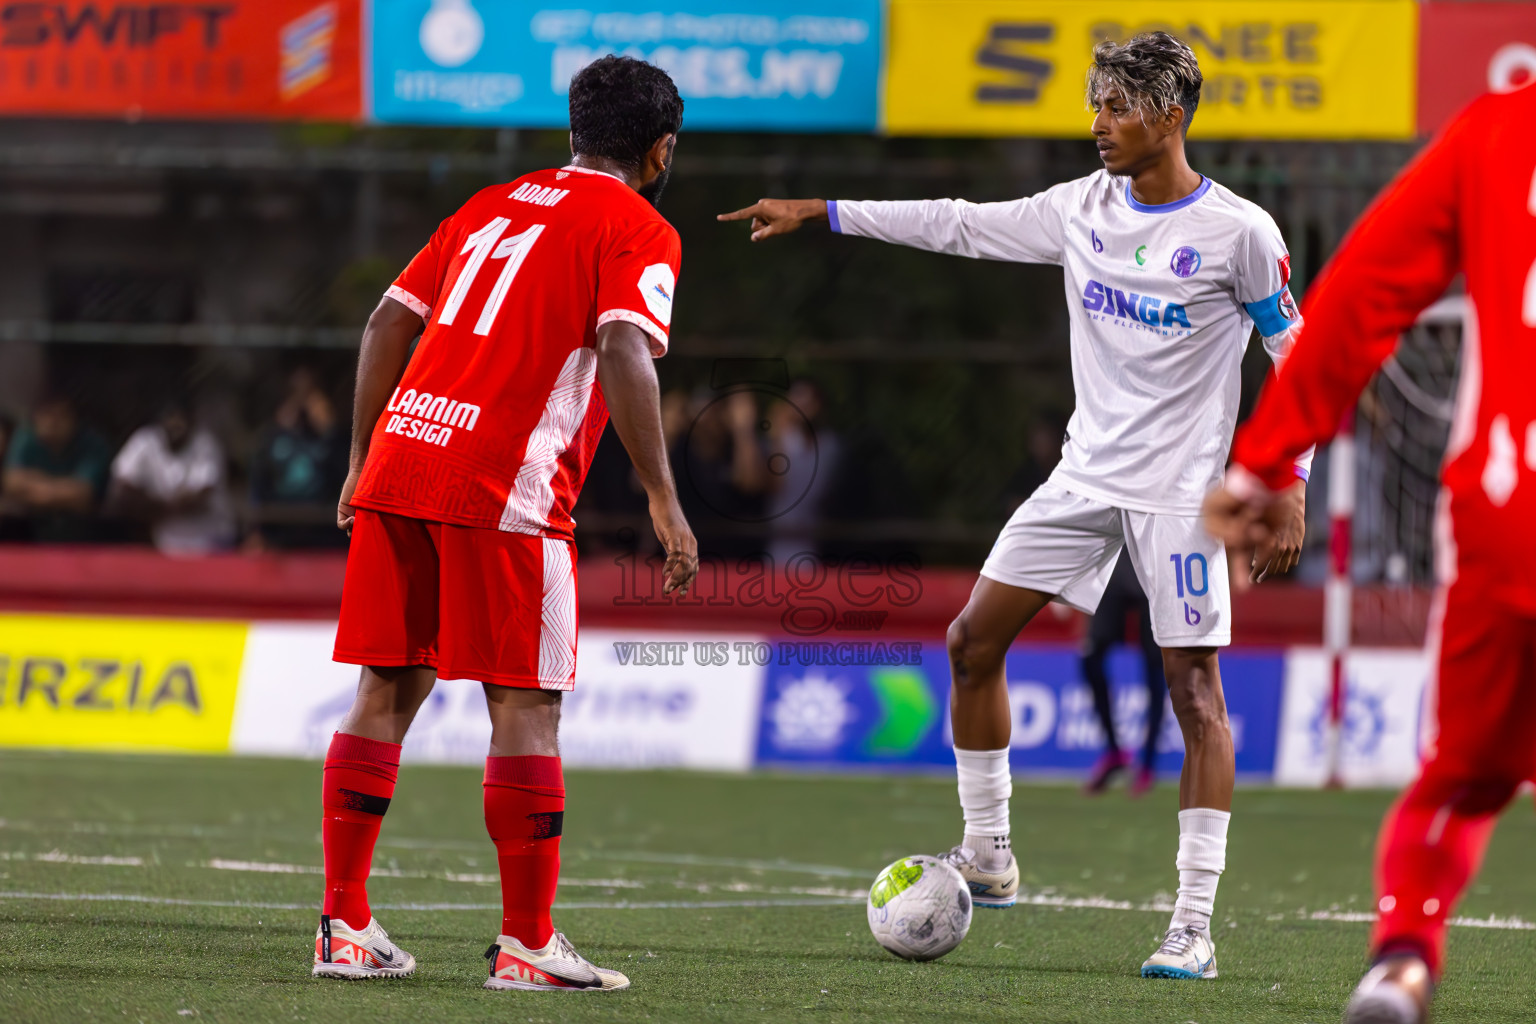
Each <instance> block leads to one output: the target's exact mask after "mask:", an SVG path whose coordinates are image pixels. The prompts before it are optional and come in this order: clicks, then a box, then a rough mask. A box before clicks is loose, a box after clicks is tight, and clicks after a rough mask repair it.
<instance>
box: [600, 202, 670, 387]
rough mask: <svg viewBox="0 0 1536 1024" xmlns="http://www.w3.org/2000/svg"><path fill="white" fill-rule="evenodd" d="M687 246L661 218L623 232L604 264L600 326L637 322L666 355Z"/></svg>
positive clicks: (656, 350) (653, 350)
mask: <svg viewBox="0 0 1536 1024" xmlns="http://www.w3.org/2000/svg"><path fill="white" fill-rule="evenodd" d="M682 249H683V247H682V242H681V240H680V239H679V238H678V236H677V232H676V231H675V230H674V229H673V227H672V225H670V224H668V223H667V222H666V221H664V220H660V219H656V220H647V221H645V222H644V223H642V224H641V225H640V226H639V227H637V228H635V229H634V230H632V231H630V232H628V233H627V234H625V235H621V236H620V237H619V239H618V240H617V241H616V242H615V243H614V244H613V245H612V246H611V247H610V248H609V250H608V252H606V253H604V254H603V255H602V257H601V262H600V263H599V265H598V270H597V326H599V327H601V326H603V324H606V323H608V322H609V321H612V320H623V321H624V322H625V323H631V324H634V325H635V326H636V327H638V328H640V329H641V330H642V331H644V332H645V333H646V334H648V335H650V338H651V355H652V356H656V357H660V356H664V355H666V353H667V339H668V333H669V331H670V330H671V327H672V296H673V294H674V293H675V292H676V290H677V272H678V268H679V266H680V265H681V261H682Z"/></svg>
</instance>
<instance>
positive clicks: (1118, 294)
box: [1083, 280, 1190, 336]
mask: <svg viewBox="0 0 1536 1024" xmlns="http://www.w3.org/2000/svg"><path fill="white" fill-rule="evenodd" d="M1083 308H1084V309H1086V310H1087V311H1088V312H1089V314H1090V315H1092V317H1093V319H1095V320H1105V321H1123V322H1125V323H1127V324H1135V325H1136V326H1137V327H1140V328H1142V329H1143V330H1150V331H1156V332H1157V333H1159V334H1164V335H1169V336H1173V335H1182V334H1187V333H1189V331H1190V323H1189V314H1188V312H1186V311H1185V309H1184V307H1183V306H1181V305H1180V304H1179V303H1177V302H1169V301H1167V300H1166V299H1161V298H1158V297H1157V296H1156V295H1141V294H1139V293H1137V292H1123V291H1121V290H1120V289H1119V288H1111V287H1110V286H1109V285H1107V284H1101V283H1100V282H1098V281H1093V280H1090V281H1089V282H1088V284H1087V286H1086V287H1084V288H1083ZM1175 328H1181V329H1179V330H1175Z"/></svg>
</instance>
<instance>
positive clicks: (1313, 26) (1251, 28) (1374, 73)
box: [885, 0, 1417, 139]
mask: <svg viewBox="0 0 1536 1024" xmlns="http://www.w3.org/2000/svg"><path fill="white" fill-rule="evenodd" d="M1415 7H1416V5H1415V4H1414V3H1413V0H1292V2H1283V3H1254V2H1246V0H1233V2H1223V0H1173V2H1166V3H1165V2H1159V3H1155V4H1153V3H1136V2H1129V0H1102V2H1101V0H1059V2H1048V0H890V10H889V18H890V46H889V52H888V54H887V58H886V93H885V129H886V130H887V131H888V132H890V133H891V134H895V135H1035V136H1039V135H1046V136H1061V137H1074V136H1079V137H1086V136H1087V134H1088V126H1089V123H1090V121H1091V119H1092V116H1093V115H1092V113H1091V112H1090V111H1089V110H1088V107H1087V104H1086V102H1085V96H1084V79H1085V74H1086V72H1087V69H1088V65H1089V63H1090V60H1091V55H1092V51H1093V47H1094V45H1095V44H1097V43H1099V42H1100V41H1102V40H1105V39H1115V40H1123V39H1126V38H1128V37H1130V36H1132V35H1135V34H1136V33H1138V32H1146V31H1150V30H1154V29H1162V30H1164V31H1167V32H1171V33H1172V34H1174V35H1175V36H1178V37H1179V38H1181V39H1183V40H1184V41H1186V42H1187V43H1189V44H1190V46H1191V48H1193V50H1194V51H1195V55H1196V56H1197V57H1198V58H1199V60H1200V69H1201V72H1202V73H1203V74H1204V76H1205V89H1204V91H1203V93H1202V97H1201V101H1200V108H1199V111H1198V113H1197V114H1196V115H1195V120H1194V125H1193V127H1192V129H1191V135H1192V136H1193V137H1196V138H1272V139H1306V138H1355V139H1400V138H1408V137H1410V136H1412V134H1413V130H1414V116H1413V114H1414V43H1415V32H1416V27H1417V22H1416V15H1415Z"/></svg>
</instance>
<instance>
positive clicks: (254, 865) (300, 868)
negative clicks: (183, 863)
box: [187, 857, 645, 889]
mask: <svg viewBox="0 0 1536 1024" xmlns="http://www.w3.org/2000/svg"><path fill="white" fill-rule="evenodd" d="M187 867H189V868H213V869H214V870H217V871H251V872H255V873H258V874H268V875H323V874H325V868H323V867H319V866H317V865H313V864H274V863H271V862H269V861H260V860H226V859H224V858H220V857H215V858H214V859H213V860H209V861H189V862H188V863H187ZM368 877H369V878H430V879H436V880H437V881H445V882H466V883H472V884H477V885H484V884H499V883H500V881H501V876H499V875H486V874H476V873H468V874H465V873H460V872H455V871H442V872H433V871H401V870H400V869H399V868H374V869H373V870H371V871H370V872H369V873H368ZM560 884H561V885H575V886H589V887H591V888H594V889H644V888H645V883H644V882H640V881H636V880H635V879H633V878H562V879H560Z"/></svg>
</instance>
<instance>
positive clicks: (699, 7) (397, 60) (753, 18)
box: [371, 0, 881, 131]
mask: <svg viewBox="0 0 1536 1024" xmlns="http://www.w3.org/2000/svg"><path fill="white" fill-rule="evenodd" d="M372 11H373V14H372V22H373V24H372V33H371V34H372V43H373V51H372V61H373V71H372V99H373V109H372V116H373V117H374V118H376V119H377V120H379V121H385V122H398V123H408V124H409V123H414V124H473V125H497V126H507V127H526V128H541V127H548V128H564V127H566V125H567V124H568V123H569V120H568V116H567V104H568V95H567V89H568V87H569V84H570V80H571V76H572V75H574V74H575V73H576V72H577V71H579V70H581V69H582V68H583V67H585V66H586V65H587V64H589V63H591V62H592V61H593V60H596V59H597V58H598V57H601V56H603V55H605V54H609V53H619V54H625V55H628V56H633V57H639V58H643V59H645V60H648V61H651V62H652V63H655V64H658V65H660V66H661V67H664V68H666V69H667V71H668V72H669V73H670V74H671V75H672V77H673V79H674V80H675V81H676V82H677V87H678V92H680V93H681V94H682V97H683V102H684V105H685V111H684V115H683V116H684V123H685V125H686V126H687V127H689V128H693V129H698V128H714V129H733V130H746V131H750V130H754V129H759V130H763V129H766V130H794V131H833V130H836V131H873V130H874V128H875V124H876V107H877V102H878V100H877V96H878V90H879V77H880V52H881V4H880V0H790V2H786V3H776V4H772V5H766V4H762V3H755V2H751V0H687V2H685V3H682V4H680V5H678V6H671V5H663V6H659V7H658V6H655V5H651V4H644V3H635V2H633V0H593V2H586V3H576V4H545V3H539V2H534V0H374V2H373V8H372Z"/></svg>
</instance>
